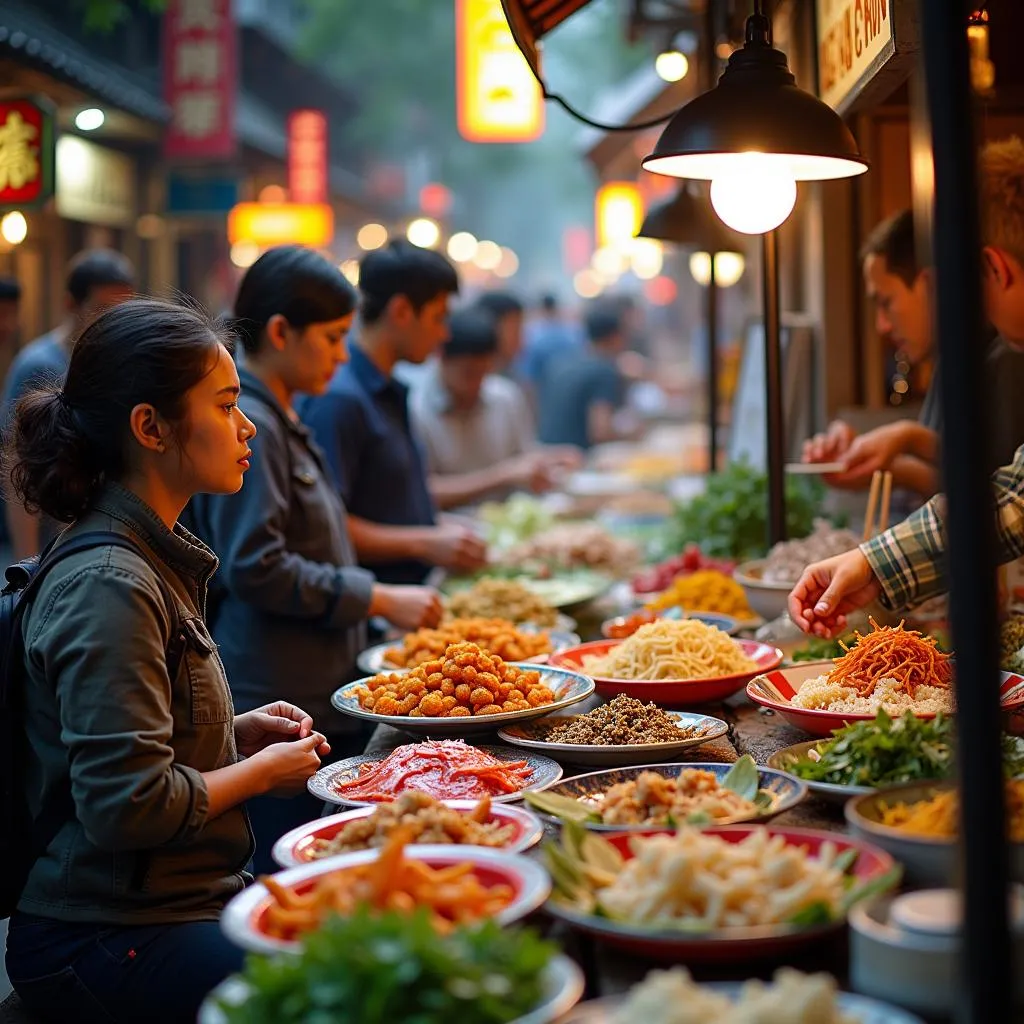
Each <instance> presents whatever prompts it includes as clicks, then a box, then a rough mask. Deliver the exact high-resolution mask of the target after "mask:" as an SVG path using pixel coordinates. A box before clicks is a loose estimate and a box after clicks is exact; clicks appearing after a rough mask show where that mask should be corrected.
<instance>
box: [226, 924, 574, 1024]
mask: <svg viewBox="0 0 1024 1024" xmlns="http://www.w3.org/2000/svg"><path fill="white" fill-rule="evenodd" d="M555 951H556V950H555V947H554V945H553V944H552V943H549V942H546V941H544V940H542V939H540V938H539V937H538V936H537V935H536V934H535V933H534V932H533V931H531V930H529V929H526V928H502V927H500V926H498V925H497V924H495V923H494V922H492V921H488V922H485V923H484V924H483V925H482V926H479V927H474V928H458V929H456V930H455V931H453V932H452V933H450V934H449V935H443V936H438V934H437V932H436V931H435V930H434V929H433V928H432V927H431V924H430V921H429V919H428V915H427V914H426V913H425V912H423V911H417V912H416V913H414V914H411V915H409V914H398V913H388V914H379V913H378V912H376V911H372V912H371V911H369V910H366V909H362V910H359V911H358V912H357V913H356V914H354V915H353V916H352V917H348V918H332V919H331V920H329V921H328V922H327V923H326V924H325V925H324V927H323V928H321V929H320V930H319V931H316V932H312V933H310V934H309V935H308V936H307V937H306V938H305V941H304V942H303V946H302V951H301V953H299V955H297V956H293V955H281V956H277V957H273V958H268V957H263V956H250V957H249V958H248V959H247V961H246V966H245V972H244V974H243V975H242V979H243V981H244V982H245V985H246V987H247V989H248V997H247V998H246V999H245V1001H244V1002H242V1003H234V1002H228V1001H226V1000H225V1001H224V1002H222V1003H221V1009H222V1010H223V1012H224V1015H225V1017H226V1019H227V1020H228V1022H229V1024H293V1022H295V1024H297V1022H300V1021H302V1022H307V1021H309V1022H312V1021H338V1022H346V1021H350V1022H352V1024H356V1022H358V1024H392V1022H394V1021H415V1022H416V1024H451V1022H452V1021H458V1022H459V1024H504V1022H507V1021H511V1020H514V1019H515V1018H516V1017H520V1016H522V1015H523V1014H525V1013H527V1012H528V1011H529V1010H532V1009H533V1008H534V1007H535V1006H537V1004H538V1003H539V1002H540V1001H541V998H542V996H543V977H542V975H543V972H544V969H545V968H546V967H547V965H548V963H549V962H550V961H551V959H552V957H553V956H554V955H555Z"/></svg>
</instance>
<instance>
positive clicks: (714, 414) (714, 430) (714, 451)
mask: <svg viewBox="0 0 1024 1024" xmlns="http://www.w3.org/2000/svg"><path fill="white" fill-rule="evenodd" d="M716 255H717V253H714V252H712V253H710V256H711V271H710V273H709V276H708V286H707V289H706V291H707V296H706V298H707V304H708V309H707V320H708V327H707V330H708V472H709V473H715V472H717V470H718V285H717V284H716V283H715V256H716Z"/></svg>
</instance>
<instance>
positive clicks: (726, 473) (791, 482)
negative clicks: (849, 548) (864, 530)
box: [672, 462, 825, 561]
mask: <svg viewBox="0 0 1024 1024" xmlns="http://www.w3.org/2000/svg"><path fill="white" fill-rule="evenodd" d="M824 497H825V488H824V485H823V484H822V483H821V481H820V480H814V479H812V478H810V477H797V476H790V477H788V478H787V480H786V525H787V529H788V531H789V536H791V537H806V536H807V535H808V534H809V533H810V532H811V530H812V529H813V528H814V520H815V518H817V517H819V516H820V515H821V506H822V502H823V500H824ZM767 508H768V478H767V475H766V474H765V473H763V472H761V471H760V470H758V469H754V468H753V467H752V466H751V465H750V464H749V463H747V462H731V463H729V465H728V466H726V467H725V469H723V470H721V472H718V473H712V474H711V475H710V476H709V477H708V481H707V487H706V489H705V491H704V493H703V494H701V495H698V496H697V497H695V498H693V499H692V500H690V501H688V502H686V503H685V504H683V505H680V506H678V507H677V509H676V511H675V515H674V520H673V527H672V533H673V535H674V536H673V540H674V547H675V550H677V551H682V550H683V549H684V548H685V547H686V545H687V544H690V543H698V544H700V548H701V550H702V551H703V552H704V554H705V555H710V556H712V557H716V558H733V559H737V560H739V561H745V560H747V559H751V558H760V557H761V556H762V555H764V554H765V553H766V552H767V550H768V521H767Z"/></svg>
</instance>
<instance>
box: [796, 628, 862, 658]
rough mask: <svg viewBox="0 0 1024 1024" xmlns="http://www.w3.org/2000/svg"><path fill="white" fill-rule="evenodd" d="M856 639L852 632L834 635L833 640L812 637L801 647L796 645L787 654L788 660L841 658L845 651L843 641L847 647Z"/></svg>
mask: <svg viewBox="0 0 1024 1024" xmlns="http://www.w3.org/2000/svg"><path fill="white" fill-rule="evenodd" d="M856 639H857V638H856V637H855V636H854V635H853V634H852V633H849V634H847V635H846V636H841V637H836V639H835V640H823V639H821V637H812V638H811V639H810V640H808V641H807V643H806V644H804V646H803V647H798V648H797V649H796V650H795V651H793V653H792V654H790V656H789V660H790V661H793V662H798V661H831V660H833V659H835V658H841V657H842V656H843V655H844V654H845V653H846V651H844V650H843V647H842V644H843V643H845V644H846V646H847V647H850V646H851V645H852V644H853V643H854V642H855V641H856ZM840 641H841V642H842V643H841V642H840Z"/></svg>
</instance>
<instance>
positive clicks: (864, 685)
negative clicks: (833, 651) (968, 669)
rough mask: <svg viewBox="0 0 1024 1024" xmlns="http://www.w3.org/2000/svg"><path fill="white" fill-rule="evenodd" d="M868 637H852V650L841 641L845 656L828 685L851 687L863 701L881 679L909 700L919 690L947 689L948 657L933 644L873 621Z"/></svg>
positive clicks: (911, 632)
mask: <svg viewBox="0 0 1024 1024" xmlns="http://www.w3.org/2000/svg"><path fill="white" fill-rule="evenodd" d="M868 621H869V622H870V623H871V627H872V631H871V632H870V633H865V634H861V633H859V632H858V633H855V634H854V635H855V636H856V638H857V641H856V643H855V644H854V645H853V646H852V647H847V646H846V644H844V643H842V641H840V644H841V645H842V648H843V650H844V651H846V653H845V654H844V655H843V656H842V657H841V658H836V659H835V666H836V667H835V668H834V669H832V671H831V672H830V673H829V676H828V681H829V682H830V683H840V684H842V685H843V686H852V687H853V688H854V689H855V690H856V691H857V693H858V694H860V696H862V697H866V696H868V695H870V694H871V693H872V692H873V691H874V689H875V686H876V684H877V683H879V682H880V681H881V680H883V679H892V680H894V681H895V682H896V683H897V684H898V686H899V688H900V689H901V690H902V691H904V692H905V693H906V694H907V695H908V696H910V697H914V696H915V695H916V693H917V689H918V687H919V686H935V687H939V688H940V689H949V687H950V685H951V684H952V681H953V668H952V666H951V665H950V663H949V655H948V654H943V652H942V651H940V650H939V649H938V646H937V644H936V643H935V640H934V639H933V638H932V637H930V636H922V635H921V634H920V633H919V632H917V630H913V629H904V628H903V623H902V622H901V623H900V624H899V625H898V626H879V625H878V623H877V622H875V620H874V619H868Z"/></svg>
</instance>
